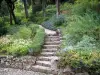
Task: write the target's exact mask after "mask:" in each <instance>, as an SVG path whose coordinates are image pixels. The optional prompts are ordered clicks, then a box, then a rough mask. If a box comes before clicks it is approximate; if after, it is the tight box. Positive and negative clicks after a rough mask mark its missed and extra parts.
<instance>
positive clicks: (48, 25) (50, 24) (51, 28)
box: [42, 21, 56, 31]
mask: <svg viewBox="0 0 100 75" xmlns="http://www.w3.org/2000/svg"><path fill="white" fill-rule="evenodd" d="M42 26H43V27H45V28H47V29H50V30H54V31H55V30H56V27H55V26H54V24H53V23H52V22H51V21H46V22H44V23H43V24H42Z"/></svg>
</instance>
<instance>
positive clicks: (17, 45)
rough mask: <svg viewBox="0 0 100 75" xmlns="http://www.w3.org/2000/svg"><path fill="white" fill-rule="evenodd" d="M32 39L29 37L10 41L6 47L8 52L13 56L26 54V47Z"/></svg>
mask: <svg viewBox="0 0 100 75" xmlns="http://www.w3.org/2000/svg"><path fill="white" fill-rule="evenodd" d="M31 43H32V41H31V40H30V39H27V40H24V39H16V40H13V41H12V44H10V46H8V47H7V52H8V54H11V55H13V56H21V55H26V54H28V48H29V46H30V45H31Z"/></svg>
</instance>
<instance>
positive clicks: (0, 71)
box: [0, 68, 52, 75]
mask: <svg viewBox="0 0 100 75" xmlns="http://www.w3.org/2000/svg"><path fill="white" fill-rule="evenodd" d="M0 75H52V74H44V73H39V72H33V71H25V70H20V69H12V68H0Z"/></svg>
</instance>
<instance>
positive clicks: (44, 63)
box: [36, 60, 51, 67]
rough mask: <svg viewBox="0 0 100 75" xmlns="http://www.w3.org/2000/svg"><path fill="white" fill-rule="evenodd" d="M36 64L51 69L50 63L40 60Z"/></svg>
mask: <svg viewBox="0 0 100 75" xmlns="http://www.w3.org/2000/svg"><path fill="white" fill-rule="evenodd" d="M36 64H37V65H40V66H46V67H51V63H50V61H40V60H38V61H36Z"/></svg>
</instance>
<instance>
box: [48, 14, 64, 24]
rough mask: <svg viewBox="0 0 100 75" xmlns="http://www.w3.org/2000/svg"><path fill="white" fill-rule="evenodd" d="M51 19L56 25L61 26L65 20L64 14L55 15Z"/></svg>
mask: <svg viewBox="0 0 100 75" xmlns="http://www.w3.org/2000/svg"><path fill="white" fill-rule="evenodd" d="M50 21H51V22H52V23H53V24H54V25H55V26H61V25H62V24H63V23H64V22H65V18H64V15H59V16H58V17H57V16H56V15H54V16H53V17H52V18H51V19H50Z"/></svg>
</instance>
